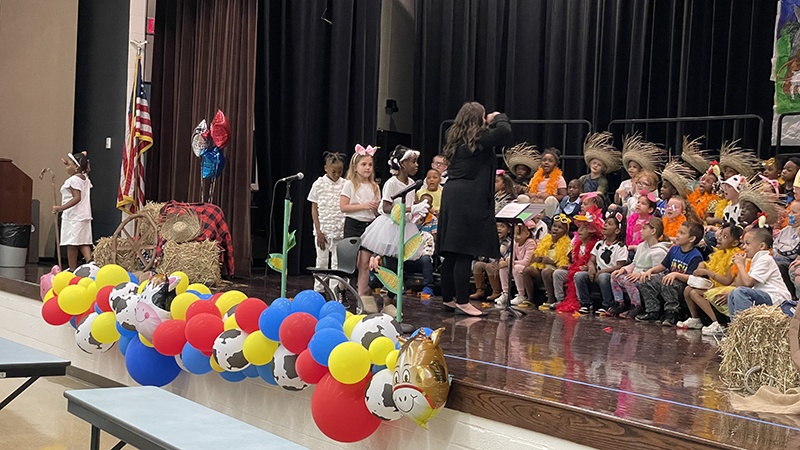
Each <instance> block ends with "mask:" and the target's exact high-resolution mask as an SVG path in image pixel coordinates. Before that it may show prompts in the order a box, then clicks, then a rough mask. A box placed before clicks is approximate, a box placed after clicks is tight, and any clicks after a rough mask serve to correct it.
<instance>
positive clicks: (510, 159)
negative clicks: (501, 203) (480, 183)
mask: <svg viewBox="0 0 800 450" xmlns="http://www.w3.org/2000/svg"><path fill="white" fill-rule="evenodd" d="M503 160H504V161H505V163H506V167H508V169H509V171H510V172H511V175H513V176H514V197H516V196H517V195H520V194H523V193H525V192H528V184H529V183H530V182H531V176H532V175H533V173H534V172H536V171H537V170H538V169H539V161H540V160H541V155H539V152H538V151H537V150H536V146H535V145H528V143H527V142H522V143H519V144H517V145H515V146H513V147H511V148H510V149H508V150H506V151H504V152H503Z"/></svg>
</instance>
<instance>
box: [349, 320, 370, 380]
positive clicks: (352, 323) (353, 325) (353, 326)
mask: <svg viewBox="0 0 800 450" xmlns="http://www.w3.org/2000/svg"><path fill="white" fill-rule="evenodd" d="M364 317H367V316H366V315H364V314H360V315H358V316H350V317H348V318H347V319H346V320H345V321H344V334H345V336H347V339H350V335H351V334H353V328H355V327H356V324H357V323H358V322H359V321H360V320H361V319H363V318H364ZM359 381H361V380H359Z"/></svg>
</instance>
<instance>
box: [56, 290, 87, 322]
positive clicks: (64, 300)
mask: <svg viewBox="0 0 800 450" xmlns="http://www.w3.org/2000/svg"><path fill="white" fill-rule="evenodd" d="M93 301H94V299H93V298H92V297H90V296H89V294H88V292H87V291H86V288H85V287H83V286H78V285H76V284H73V285H71V286H67V287H65V288H64V289H62V290H61V294H60V295H59V296H58V306H59V307H60V308H61V310H62V311H64V312H65V313H67V314H72V315H73V316H76V315H78V314H83V313H85V312H86V311H88V310H89V308H90V307H91V306H92V302H93Z"/></svg>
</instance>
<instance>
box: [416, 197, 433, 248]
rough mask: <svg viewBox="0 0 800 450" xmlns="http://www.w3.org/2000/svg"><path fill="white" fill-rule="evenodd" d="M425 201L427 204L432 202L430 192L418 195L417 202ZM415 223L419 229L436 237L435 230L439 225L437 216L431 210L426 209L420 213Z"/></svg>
mask: <svg viewBox="0 0 800 450" xmlns="http://www.w3.org/2000/svg"><path fill="white" fill-rule="evenodd" d="M425 201H427V202H428V203H427V204H429V205H430V204H432V203H433V197H431V194H427V193H425V194H422V195H420V196H419V203H422V202H425ZM416 224H417V228H419V231H424V232H426V233H429V234H430V235H431V236H433V237H434V238H436V230H437V228H438V227H439V218H438V217H436V214H434V213H433V212H431V211H428V212H427V213H425V214H420V216H419V218H418V219H417V221H416Z"/></svg>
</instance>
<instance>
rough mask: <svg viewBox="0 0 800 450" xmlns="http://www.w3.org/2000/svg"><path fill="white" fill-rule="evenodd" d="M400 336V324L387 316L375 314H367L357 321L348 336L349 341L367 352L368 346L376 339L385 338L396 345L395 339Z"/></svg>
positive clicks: (396, 340)
mask: <svg viewBox="0 0 800 450" xmlns="http://www.w3.org/2000/svg"><path fill="white" fill-rule="evenodd" d="M401 334H402V332H401V331H400V324H398V323H397V321H396V320H394V317H392V316H390V315H388V314H382V313H375V314H369V315H367V316H366V317H364V318H363V319H361V320H360V321H358V323H357V324H356V326H355V327H353V332H352V333H351V334H350V340H351V341H353V342H358V343H359V344H361V345H363V346H364V348H366V349H367V350H369V344H371V343H372V341H374V340H375V339H376V338H379V337H381V336H386V337H388V338H389V339H391V340H392V342H394V343H395V344H396V343H397V342H398V339H397V337H398V336H400V335H401Z"/></svg>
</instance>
